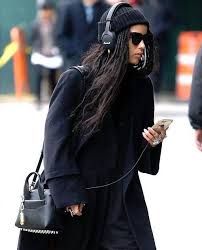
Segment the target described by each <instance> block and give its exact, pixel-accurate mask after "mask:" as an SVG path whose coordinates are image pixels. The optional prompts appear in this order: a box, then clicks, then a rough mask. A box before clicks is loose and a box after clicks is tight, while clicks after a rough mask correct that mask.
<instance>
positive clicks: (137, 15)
mask: <svg viewBox="0 0 202 250" xmlns="http://www.w3.org/2000/svg"><path fill="white" fill-rule="evenodd" d="M108 12H109V9H108V10H107V11H106V12H105V13H104V14H103V15H102V17H101V19H100V22H99V23H98V41H100V39H101V37H102V34H103V32H104V30H105V26H106V18H107V15H108ZM135 24H145V25H147V26H148V28H149V22H148V21H147V20H146V18H145V17H144V15H143V14H142V13H141V12H140V11H139V10H137V9H134V8H133V7H132V6H131V7H130V6H124V5H123V6H120V7H119V8H118V9H117V11H116V12H115V13H114V15H113V16H112V21H111V29H110V30H111V31H114V32H115V33H119V32H120V31H122V30H124V29H126V28H128V27H130V26H132V25H135Z"/></svg>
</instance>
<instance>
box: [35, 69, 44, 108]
mask: <svg viewBox="0 0 202 250" xmlns="http://www.w3.org/2000/svg"><path fill="white" fill-rule="evenodd" d="M34 72H35V88H36V98H37V104H39V105H40V103H41V83H42V79H43V68H42V66H40V65H34Z"/></svg>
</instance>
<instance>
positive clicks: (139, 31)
mask: <svg viewBox="0 0 202 250" xmlns="http://www.w3.org/2000/svg"><path fill="white" fill-rule="evenodd" d="M147 31H148V28H147V26H146V25H144V24H136V25H133V26H131V27H130V39H129V63H131V64H133V65H137V64H138V63H139V61H140V59H141V57H142V56H143V55H144V50H145V43H144V41H143V39H146V37H144V35H146V34H147ZM142 35H143V37H142ZM141 38H142V39H141Z"/></svg>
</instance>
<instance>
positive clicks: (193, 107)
mask: <svg viewBox="0 0 202 250" xmlns="http://www.w3.org/2000/svg"><path fill="white" fill-rule="evenodd" d="M188 115H189V121H190V123H191V126H192V127H193V128H194V129H201V128H202V47H201V48H200V50H199V52H198V54H197V57H196V60H195V65H194V71H193V79H192V86H191V96H190V102H189V112H188Z"/></svg>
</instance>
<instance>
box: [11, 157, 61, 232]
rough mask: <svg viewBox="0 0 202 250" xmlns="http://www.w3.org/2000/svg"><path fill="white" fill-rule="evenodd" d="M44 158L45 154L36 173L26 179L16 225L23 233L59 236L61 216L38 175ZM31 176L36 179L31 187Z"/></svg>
mask: <svg viewBox="0 0 202 250" xmlns="http://www.w3.org/2000/svg"><path fill="white" fill-rule="evenodd" d="M42 158H43V153H41V157H40V160H39V163H38V166H37V169H36V172H31V173H30V174H29V175H28V176H27V178H26V179H25V184H24V190H23V195H22V201H21V204H20V209H19V212H18V216H17V220H16V223H15V225H16V226H17V227H18V228H20V229H21V230H22V231H27V232H31V233H41V234H58V233H59V232H61V231H62V220H61V214H60V213H59V212H58V211H57V210H56V207H55V205H54V202H53V199H52V197H51V194H50V190H49V189H48V188H44V185H43V183H42V181H41V176H40V175H39V173H38V171H39V168H40V165H41V162H42ZM31 176H34V178H33V181H32V183H31V185H29V179H30V177H31ZM37 179H38V181H37V183H36V180H37Z"/></svg>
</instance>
